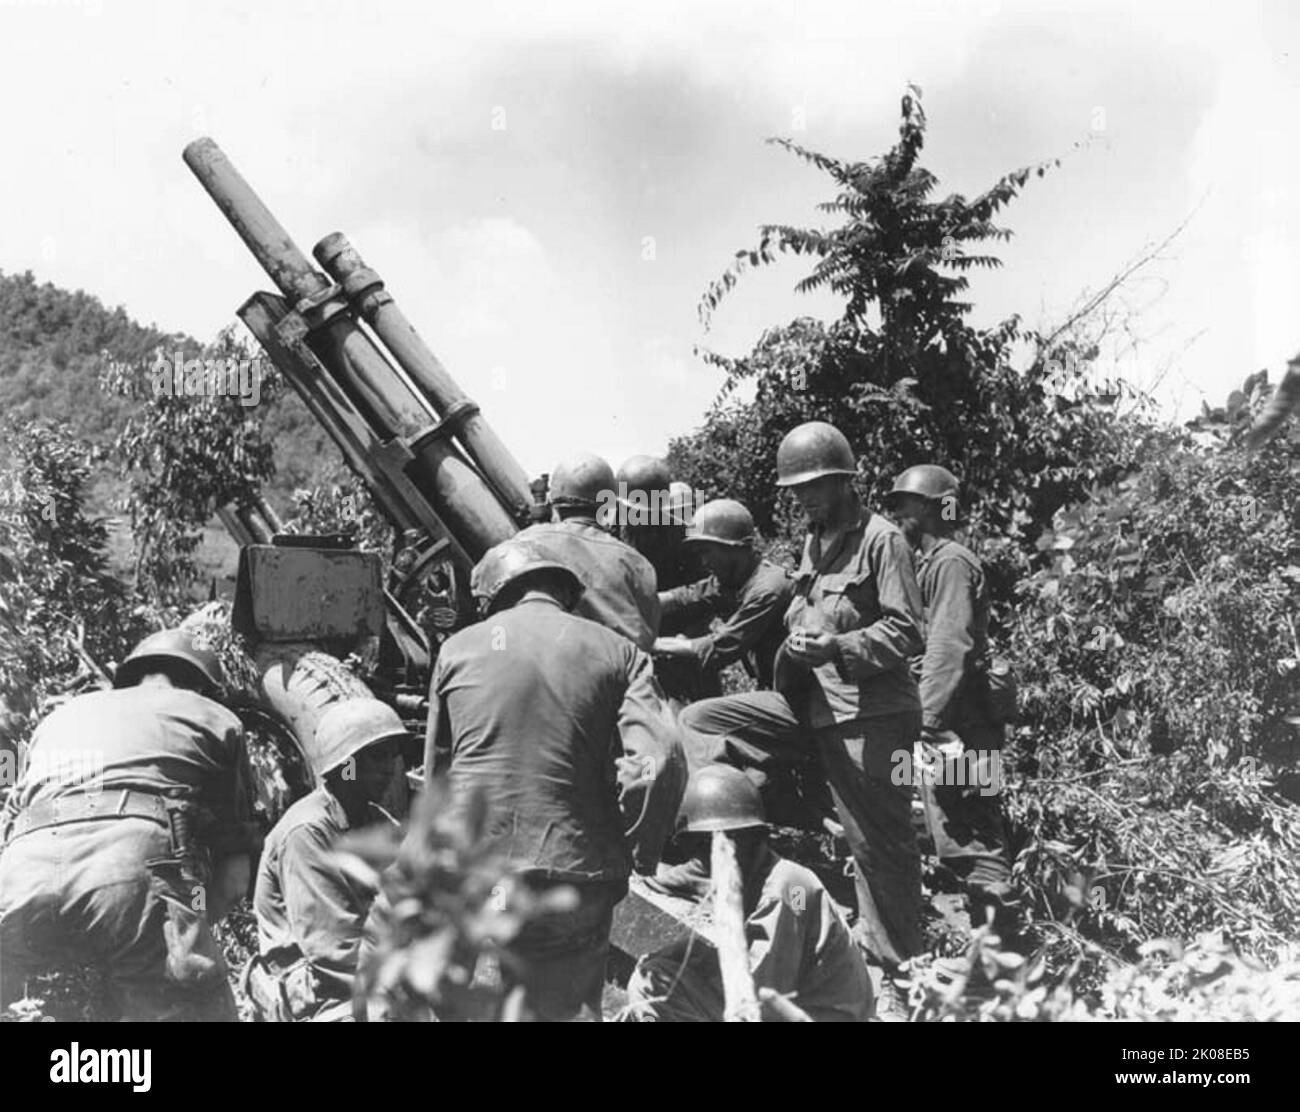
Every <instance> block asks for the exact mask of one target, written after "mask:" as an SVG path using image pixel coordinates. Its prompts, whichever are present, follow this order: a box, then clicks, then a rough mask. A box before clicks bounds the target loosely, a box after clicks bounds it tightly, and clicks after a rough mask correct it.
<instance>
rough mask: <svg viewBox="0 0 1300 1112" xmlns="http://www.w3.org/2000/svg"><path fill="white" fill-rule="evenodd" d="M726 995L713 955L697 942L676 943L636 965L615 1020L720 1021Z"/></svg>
mask: <svg viewBox="0 0 1300 1112" xmlns="http://www.w3.org/2000/svg"><path fill="white" fill-rule="evenodd" d="M726 1005H727V1001H726V996H725V994H724V992H723V989H722V969H721V967H720V966H719V964H718V952H717V951H716V950H715V949H714V948H713V947H712V946H709V945H706V944H705V943H704V942H703V941H702V940H701V939H699V938H695V937H689V938H684V939H680V940H679V941H677V942H674V943H672V944H671V945H669V946H666V947H664V948H663V949H661V950H656V951H655V952H654V953H653V954H647V955H646V956H645V957H643V958H641V960H640V961H638V962H637V965H636V969H635V970H633V972H632V976H631V977H630V978H629V980H628V983H627V1006H626V1007H625V1008H624V1009H623V1010H622V1011H621V1012H620V1013H619V1016H618V1018H619V1020H620V1021H621V1022H632V1023H721V1022H722V1021H723V1019H724V1018H725V1012H726Z"/></svg>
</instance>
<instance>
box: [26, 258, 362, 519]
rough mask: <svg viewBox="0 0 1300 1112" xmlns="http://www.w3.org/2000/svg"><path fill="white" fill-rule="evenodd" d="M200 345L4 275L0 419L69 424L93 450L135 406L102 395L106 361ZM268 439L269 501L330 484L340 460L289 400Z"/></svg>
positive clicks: (104, 494) (94, 302) (101, 490)
mask: <svg viewBox="0 0 1300 1112" xmlns="http://www.w3.org/2000/svg"><path fill="white" fill-rule="evenodd" d="M202 347H203V344H202V343H200V341H198V340H196V339H195V338H194V337H192V336H188V335H186V334H184V333H181V332H165V331H163V330H162V329H160V328H157V327H156V326H154V325H149V326H145V325H142V324H139V323H138V322H136V321H134V320H132V319H131V317H130V316H129V315H128V314H127V312H126V310H125V309H123V308H121V307H120V306H119V307H118V308H116V309H108V308H106V307H105V306H104V304H103V302H101V301H100V300H99V298H97V297H95V296H94V295H93V294H88V293H86V292H84V291H82V290H77V291H76V292H75V293H69V292H68V291H67V290H64V289H60V288H59V287H58V286H55V285H54V284H53V283H50V282H45V283H39V282H37V280H36V278H35V277H34V276H33V275H32V273H31V271H26V272H24V273H22V274H5V273H3V272H0V411H3V412H5V413H8V414H10V415H12V416H17V417H22V418H29V419H30V418H49V419H52V420H58V421H66V422H67V423H68V424H69V425H71V426H72V428H73V429H74V430H75V431H76V433H77V435H78V436H79V437H81V438H82V439H83V440H85V441H86V442H87V443H89V444H94V445H106V444H108V443H110V442H111V441H112V439H113V437H114V436H115V435H116V433H117V430H118V429H119V428H121V426H122V423H123V422H124V421H125V419H126V416H127V415H128V413H129V412H130V410H131V407H132V405H134V404H136V403H134V402H132V401H130V400H129V399H126V398H123V397H120V396H118V395H115V394H111V393H108V392H106V391H103V390H101V389H100V388H99V385H98V380H99V370H100V367H101V365H102V363H103V361H104V360H105V359H110V360H118V361H121V362H124V363H139V364H140V365H141V366H142V367H143V366H145V365H146V364H147V363H148V362H149V361H150V360H152V359H153V358H154V356H155V353H156V351H157V350H158V349H159V348H162V349H163V350H164V351H167V352H172V351H175V350H176V349H178V348H181V349H184V350H186V351H187V352H197V351H198V350H199V349H201V348H202ZM265 417H266V426H265V427H266V431H267V435H268V437H269V438H270V440H271V442H272V444H273V446H274V450H275V463H276V476H275V479H274V480H273V481H272V483H271V484H270V488H269V490H268V492H267V493H268V496H269V497H270V500H271V502H272V503H273V504H274V505H276V506H277V508H279V509H281V510H284V509H287V508H288V505H289V501H290V497H289V496H290V493H291V492H292V490H294V489H295V488H296V487H301V486H308V485H311V484H313V483H316V482H318V481H321V480H322V479H324V478H325V476H326V475H327V474H329V473H330V472H331V470H332V469H333V468H334V467H336V466H338V465H339V464H340V463H341V457H340V456H339V453H338V452H337V450H336V449H335V448H334V446H333V444H332V443H331V442H330V440H329V438H328V436H326V435H325V433H324V432H323V431H322V430H321V429H320V427H319V426H318V425H317V424H316V422H315V421H314V420H313V419H312V417H311V415H310V414H309V413H308V412H307V410H306V408H305V407H304V406H303V405H302V403H301V402H300V401H299V400H298V398H297V396H296V395H294V394H292V393H291V392H286V396H285V397H283V398H282V399H281V400H279V401H277V402H276V403H274V408H273V409H272V410H271V411H270V412H269V413H267V414H265ZM116 486H117V484H116V483H114V482H113V481H111V478H110V479H109V480H108V481H106V482H105V483H103V484H97V489H96V495H95V498H94V501H95V502H97V503H99V505H97V506H95V507H93V508H95V509H96V510H97V511H98V512H107V509H108V507H107V501H108V499H109V498H110V497H111V496H112V494H113V493H114V492H115V489H116Z"/></svg>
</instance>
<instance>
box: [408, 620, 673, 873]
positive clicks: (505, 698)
mask: <svg viewBox="0 0 1300 1112" xmlns="http://www.w3.org/2000/svg"><path fill="white" fill-rule="evenodd" d="M440 748H442V749H447V750H449V751H450V753H451V758H450V769H449V780H450V784H451V789H452V797H453V805H454V806H457V807H462V806H465V805H466V804H467V803H468V801H469V798H470V796H471V793H472V792H473V790H474V789H475V788H476V787H481V788H483V789H485V790H486V793H487V798H488V802H489V804H490V807H491V809H492V816H491V818H490V820H489V833H490V835H491V836H493V837H495V838H497V839H499V841H500V843H501V845H502V846H503V848H504V849H505V851H506V852H507V853H508V854H509V856H510V857H511V858H512V860H513V861H514V862H515V864H516V866H517V867H520V868H523V869H527V870H532V871H536V873H537V874H539V875H540V876H541V877H542V878H543V879H554V880H562V881H578V882H581V881H597V880H621V879H625V878H626V877H627V876H628V874H629V872H630V871H631V870H632V867H633V865H634V864H635V865H636V867H637V868H638V869H640V870H641V871H646V870H650V869H653V868H654V865H655V864H656V863H657V862H658V860H659V853H660V851H661V849H662V848H663V843H664V841H665V840H666V839H667V837H668V835H669V834H670V832H671V830H672V825H673V822H674V820H675V819H676V816H677V807H678V804H679V803H680V802H681V796H682V792H683V790H684V788H685V779H686V762H685V757H684V755H683V753H682V750H681V742H680V739H679V736H678V731H677V726H676V724H675V722H674V721H673V719H672V716H671V714H670V712H669V710H668V708H667V706H666V705H665V704H664V703H663V701H662V700H661V699H660V696H659V689H658V687H657V685H656V684H655V682H654V677H653V673H652V670H651V663H650V657H649V656H647V655H646V654H645V653H644V652H642V651H641V650H640V649H638V648H637V647H636V646H635V645H633V644H632V642H630V641H629V640H627V638H625V637H620V636H619V635H618V634H616V633H613V632H612V631H610V630H608V629H606V628H604V627H603V626H600V625H597V624H596V623H595V622H592V621H588V620H587V619H585V618H579V617H576V616H575V615H573V614H568V613H566V612H565V611H564V610H563V609H561V608H560V607H559V606H557V605H554V604H552V603H550V602H547V601H541V600H531V601H526V602H522V603H520V604H518V605H516V606H514V607H512V608H510V609H508V610H505V611H502V612H501V613H498V614H494V615H492V616H491V617H489V618H486V619H484V620H483V621H481V622H479V623H478V624H477V625H473V626H470V627H468V628H467V629H463V630H461V631H460V632H459V633H457V634H455V635H454V636H452V637H451V638H449V639H448V640H447V642H446V643H445V644H444V645H443V646H442V650H441V652H439V654H438V663H437V665H436V667H435V668H434V673H433V679H432V682H431V685H430V691H429V727H428V734H427V736H426V739H425V752H424V757H425V769H426V786H427V784H428V783H429V782H430V780H429V778H430V776H431V774H432V772H433V770H434V755H435V753H436V752H437V751H438V750H439V749H440Z"/></svg>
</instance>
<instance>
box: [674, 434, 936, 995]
mask: <svg viewBox="0 0 1300 1112" xmlns="http://www.w3.org/2000/svg"><path fill="white" fill-rule="evenodd" d="M776 470H777V484H778V485H779V486H781V487H785V488H789V489H791V490H793V492H794V495H795V497H796V498H797V499H798V500H799V503H800V505H801V506H802V508H803V511H804V513H805V514H806V515H807V517H808V522H809V525H810V529H809V533H808V537H807V539H806V541H805V543H804V551H803V560H802V562H801V564H800V566H799V570H798V572H797V573H796V575H795V595H794V601H793V602H792V603H791V604H790V609H789V610H788V611H787V613H786V626H787V628H788V630H789V634H788V636H787V638H786V640H785V642H784V643H783V645H782V647H781V649H780V651H779V652H778V653H777V662H776V667H775V676H774V683H775V685H776V688H777V690H775V691H755V692H749V693H746V694H743V695H731V696H727V697H724V698H720V699H706V700H704V701H703V702H700V703H696V704H695V705H694V706H691V707H688V708H686V710H685V711H683V712H682V716H681V723H682V726H683V728H684V740H685V742H686V744H687V746H688V749H689V750H691V761H692V767H693V768H694V767H698V766H699V765H701V764H704V763H708V762H712V761H717V762H723V763H727V764H734V765H737V766H739V767H741V768H745V769H747V770H752V771H753V772H754V773H756V774H757V776H758V778H760V779H761V778H764V777H765V775H766V773H767V772H769V771H773V770H775V769H776V768H777V767H779V766H781V765H791V764H794V765H803V764H805V762H807V761H808V760H809V758H810V755H812V754H816V755H817V757H818V758H820V761H821V765H822V769H823V771H824V774H825V778H826V780H827V781H828V782H829V785H830V789H831V794H832V797H833V799H834V803H835V809H836V811H837V813H838V815H839V820H840V823H841V824H842V826H843V829H844V837H845V838H846V839H847V841H848V843H849V848H850V850H851V851H852V853H853V859H854V862H855V865H856V874H857V876H856V880H857V896H858V921H857V923H856V924H855V927H854V929H855V932H856V934H857V935H858V939H859V942H860V944H861V945H862V946H863V948H864V950H865V951H866V955H867V960H868V963H869V964H870V965H871V966H872V968H873V971H874V975H875V976H878V977H880V978H881V980H882V986H881V989H880V992H879V994H878V999H877V1014H878V1016H879V1017H880V1018H882V1019H901V1018H905V1014H906V1013H905V1009H904V999H905V997H904V995H903V991H902V985H901V984H900V983H899V981H898V979H897V970H898V966H899V965H901V964H902V963H903V962H905V961H907V960H908V959H910V958H912V957H914V956H915V955H916V954H918V953H919V952H920V949H921V929H920V902H921V860H920V855H919V852H918V849H917V843H916V833H915V831H914V830H913V828H912V822H911V789H910V788H909V787H908V786H907V785H900V784H895V783H894V782H893V780H892V778H891V773H892V771H893V768H894V766H895V764H896V759H895V754H898V753H905V754H907V755H908V756H909V757H910V755H911V752H912V747H913V744H914V742H915V741H916V739H917V736H918V734H919V732H920V725H921V714H920V700H919V699H918V696H917V689H916V682H915V680H913V678H912V675H911V672H910V671H909V670H908V660H909V658H910V657H912V656H915V655H916V654H917V653H919V652H921V650H922V649H923V648H924V644H925V642H924V640H923V638H922V633H921V628H922V609H921V594H920V589H919V588H918V587H917V583H916V575H915V572H914V570H913V566H912V554H911V552H910V551H909V550H908V547H907V542H906V540H904V538H903V535H902V534H901V533H900V532H899V531H898V529H897V528H895V527H894V526H893V525H892V524H890V523H889V522H888V521H886V520H885V519H884V518H883V517H881V516H879V515H877V514H872V513H871V512H870V511H868V510H866V509H865V508H864V507H863V506H862V504H861V503H860V502H859V500H858V496H857V493H856V492H855V491H854V489H853V476H854V475H856V474H857V467H856V462H855V460H854V456H853V451H852V449H851V448H850V447H849V442H848V441H847V440H846V439H845V438H844V434H843V433H841V432H840V431H839V430H838V429H837V428H835V427H834V426H833V425H829V424H826V423H825V422H822V421H809V422H807V423H806V424H802V425H799V426H798V427H797V428H795V429H793V430H792V431H791V432H790V433H788V434H787V435H786V437H785V439H784V440H782V441H781V445H780V447H779V449H778V451H777V456H776Z"/></svg>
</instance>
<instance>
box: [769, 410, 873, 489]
mask: <svg viewBox="0 0 1300 1112" xmlns="http://www.w3.org/2000/svg"><path fill="white" fill-rule="evenodd" d="M857 473H858V466H857V461H856V460H855V459H854V458H853V449H852V448H850V447H849V442H848V440H847V439H846V438H845V436H844V434H843V433H842V432H840V430H839V429H837V428H836V427H835V426H834V425H830V424H827V423H826V422H825V421H805V422H804V423H803V424H802V425H799V426H798V427H796V428H793V429H791V430H790V431H789V432H788V433H786V434H785V439H784V440H782V441H781V446H780V447H779V448H777V450H776V485H777V486H779V487H788V486H798V485H799V484H800V483H809V482H812V480H813V479H820V478H821V477H822V476H823V475H856V474H857Z"/></svg>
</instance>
